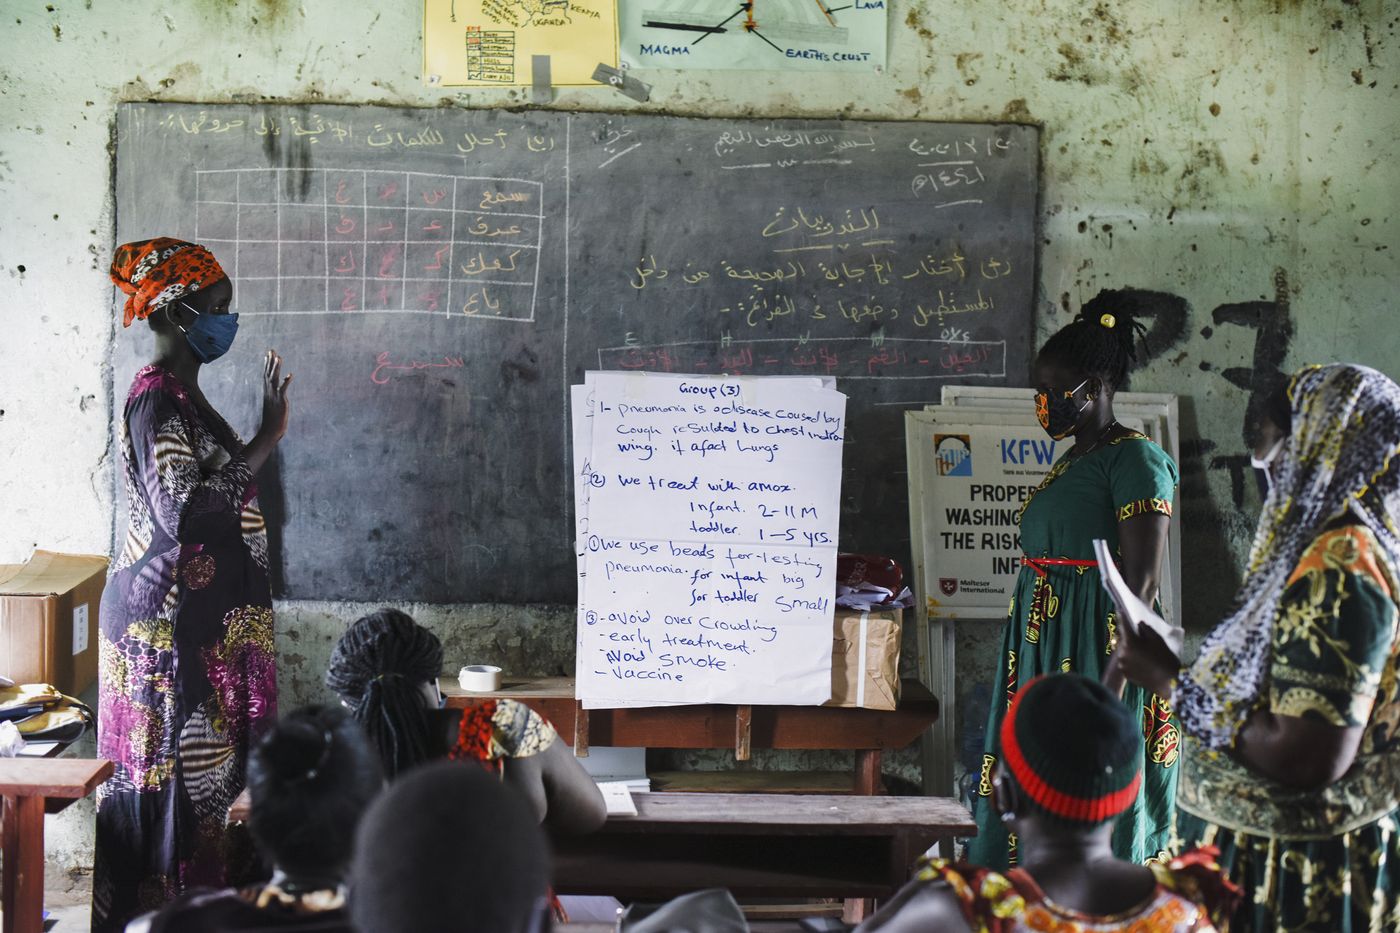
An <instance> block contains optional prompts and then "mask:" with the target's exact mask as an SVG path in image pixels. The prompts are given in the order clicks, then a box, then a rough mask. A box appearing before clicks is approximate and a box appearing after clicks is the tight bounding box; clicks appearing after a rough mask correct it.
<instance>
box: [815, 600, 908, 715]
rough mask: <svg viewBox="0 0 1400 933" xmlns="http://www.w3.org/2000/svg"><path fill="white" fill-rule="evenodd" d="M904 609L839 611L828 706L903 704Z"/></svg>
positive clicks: (876, 706) (875, 706) (832, 652)
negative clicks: (901, 691)
mask: <svg viewBox="0 0 1400 933" xmlns="http://www.w3.org/2000/svg"><path fill="white" fill-rule="evenodd" d="M902 617H903V610H901V609H885V610H882V611H880V612H854V611H852V610H849V609H837V610H836V632H835V640H834V641H833V643H832V646H831V699H830V700H828V701H827V702H826V703H825V704H824V705H826V706H860V707H864V708H865V709H894V708H895V707H896V706H898V705H899V646H900V640H901V638H902V637H903V634H904V632H903V629H904V625H903V622H902Z"/></svg>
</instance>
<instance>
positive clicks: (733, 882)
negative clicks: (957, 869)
mask: <svg viewBox="0 0 1400 933" xmlns="http://www.w3.org/2000/svg"><path fill="white" fill-rule="evenodd" d="M633 799H634V801H635V802H636V805H637V815H636V816H610V817H609V818H608V821H607V823H606V824H604V826H603V828H602V829H600V830H599V831H598V832H596V833H593V834H591V835H585V836H566V835H558V836H556V837H555V838H554V840H553V842H554V866H555V867H554V884H555V889H556V890H557V891H558V892H559V893H561V894H608V895H612V896H614V897H618V898H623V899H627V898H643V899H647V900H661V899H665V898H669V897H674V896H676V895H678V894H683V893H685V892H687V891H694V890H697V889H699V888H708V887H723V888H728V889H729V890H730V891H731V892H732V893H733V894H734V895H735V896H736V897H751V898H773V897H798V898H838V897H839V898H848V899H850V898H883V897H889V896H891V895H893V894H894V893H895V892H896V891H897V890H899V888H900V887H901V886H902V885H903V884H904V883H905V881H907V880H908V878H909V870H910V868H911V867H912V866H913V864H914V862H915V860H917V859H918V857H919V856H920V855H922V854H923V853H924V852H925V851H927V850H928V848H929V847H930V846H932V845H933V844H934V843H935V842H938V843H940V844H941V851H944V852H948V851H951V845H952V838H953V837H954V836H964V835H972V834H974V833H975V832H976V827H975V824H974V823H973V820H972V814H971V813H970V812H968V810H967V808H966V807H964V806H962V804H960V803H958V802H957V801H956V800H952V799H947V798H940V797H864V796H834V795H804V796H781V795H771V794H681V793H676V794H636V795H634V797H633Z"/></svg>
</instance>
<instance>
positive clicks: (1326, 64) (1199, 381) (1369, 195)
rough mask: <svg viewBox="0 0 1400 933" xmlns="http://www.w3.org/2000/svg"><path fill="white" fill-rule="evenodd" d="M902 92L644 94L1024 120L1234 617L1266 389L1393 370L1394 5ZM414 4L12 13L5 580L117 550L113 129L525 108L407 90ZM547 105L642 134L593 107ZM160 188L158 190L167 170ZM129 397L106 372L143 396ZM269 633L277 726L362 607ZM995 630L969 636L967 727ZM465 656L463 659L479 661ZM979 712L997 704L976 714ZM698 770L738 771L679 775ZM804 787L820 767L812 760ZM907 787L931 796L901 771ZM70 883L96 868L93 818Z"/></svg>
mask: <svg viewBox="0 0 1400 933" xmlns="http://www.w3.org/2000/svg"><path fill="white" fill-rule="evenodd" d="M891 7H892V9H891V52H890V67H889V69H888V71H887V72H886V73H885V74H881V75H870V76H868V77H864V78H851V77H848V76H820V75H817V76H813V75H804V76H802V77H801V78H800V79H787V78H784V77H783V76H782V75H780V74H754V73H728V74H726V73H718V72H712V73H696V74H685V73H680V72H651V73H646V74H644V75H643V77H644V78H645V79H647V80H649V81H651V82H653V83H654V94H653V97H652V101H651V103H650V104H649V105H647V109H650V110H655V111H665V112H674V113H685V114H700V115H727V116H748V115H765V116H813V117H836V116H850V117H862V118H864V117H873V118H892V119H930V120H993V119H995V120H1018V121H1027V122H1035V123H1039V124H1041V125H1042V126H1043V127H1044V135H1043V137H1042V138H1043V142H1044V152H1043V159H1042V161H1043V183H1042V198H1041V201H1042V207H1041V222H1042V229H1043V237H1044V239H1043V249H1042V254H1041V266H1042V269H1041V290H1040V296H1039V307H1038V312H1037V326H1038V328H1039V329H1040V331H1041V332H1042V334H1048V333H1049V332H1051V331H1053V330H1054V329H1056V328H1057V327H1058V326H1060V325H1061V324H1062V323H1063V322H1065V321H1066V320H1067V319H1068V315H1069V314H1070V313H1071V312H1072V311H1074V310H1075V309H1076V308H1077V307H1078V306H1079V304H1080V303H1081V302H1082V301H1084V300H1087V299H1088V298H1090V297H1092V296H1093V295H1094V294H1095V293H1097V291H1098V290H1099V289H1101V288H1105V287H1133V288H1138V289H1143V290H1148V291H1152V292H1156V293H1160V294H1159V295H1157V296H1156V297H1155V299H1154V300H1155V302H1156V307H1157V308H1158V312H1157V318H1156V323H1157V324H1158V325H1159V332H1160V334H1161V335H1162V336H1161V337H1160V338H1159V339H1158V340H1157V341H1156V342H1155V343H1154V345H1153V347H1152V355H1151V359H1150V361H1149V362H1148V363H1147V365H1146V366H1145V368H1144V369H1143V370H1142V371H1141V372H1140V374H1139V376H1138V378H1137V380H1136V382H1135V386H1134V387H1135V388H1137V389H1140V390H1144V391H1158V392H1176V393H1180V394H1182V395H1183V396H1184V401H1183V412H1184V420H1185V425H1184V429H1185V437H1186V439H1187V444H1186V446H1185V447H1184V449H1183V457H1182V460H1183V463H1182V467H1183V476H1184V481H1183V485H1182V508H1183V511H1184V517H1185V522H1186V534H1187V540H1186V542H1185V543H1186V547H1185V553H1186V561H1187V564H1186V575H1185V576H1186V580H1187V584H1188V586H1187V600H1188V603H1187V613H1188V618H1189V619H1190V620H1191V621H1192V622H1193V624H1194V625H1196V626H1197V627H1198V628H1199V627H1202V626H1204V625H1207V624H1208V623H1209V621H1210V620H1211V619H1213V618H1214V617H1216V616H1217V614H1218V613H1219V611H1220V609H1221V607H1222V606H1223V604H1224V602H1225V600H1226V599H1227V598H1228V596H1229V594H1230V592H1231V589H1232V587H1233V586H1234V584H1235V582H1236V573H1237V568H1238V565H1239V561H1240V558H1241V556H1242V552H1243V549H1244V547H1245V546H1246V544H1247V540H1246V539H1247V537H1248V533H1249V529H1250V527H1251V525H1252V515H1251V513H1250V510H1251V508H1252V507H1253V505H1254V503H1253V502H1252V501H1251V498H1250V497H1251V496H1252V484H1249V483H1245V482H1243V480H1245V479H1247V477H1246V476H1245V475H1244V473H1243V472H1240V465H1241V459H1240V458H1241V455H1242V454H1243V452H1244V445H1243V442H1242V439H1241V431H1242V427H1243V412H1244V409H1245V406H1246V404H1247V402H1248V401H1249V398H1250V395H1251V391H1252V389H1253V388H1254V387H1255V386H1257V385H1258V384H1259V382H1260V380H1262V379H1263V378H1264V377H1266V376H1267V375H1269V374H1270V373H1271V372H1273V371H1275V370H1277V369H1288V368H1291V367H1293V366H1296V365H1298V364H1301V363H1303V362H1307V361H1314V360H1327V359H1333V358H1342V359H1352V360H1357V361H1360V362H1363V363H1368V364H1370V365H1374V366H1378V367H1380V368H1381V369H1384V370H1387V371H1389V372H1391V373H1392V374H1397V373H1400V363H1397V358H1396V350H1397V348H1400V337H1397V333H1396V329H1395V327H1394V326H1393V320H1394V318H1393V311H1392V305H1393V299H1392V296H1393V294H1394V293H1395V290H1396V287H1397V285H1400V274H1397V267H1396V263H1397V257H1398V256H1400V236H1397V223H1396V221H1395V219H1394V218H1395V216H1396V214H1397V211H1396V207H1397V200H1400V195H1398V194H1397V193H1398V192H1400V177H1398V176H1400V173H1397V171H1396V169H1395V168H1394V163H1393V159H1394V153H1395V152H1396V149H1397V146H1396V144H1397V142H1400V106H1397V100H1400V98H1397V94H1396V91H1397V68H1396V64H1397V41H1396V33H1395V30H1396V25H1397V21H1396V20H1397V15H1400V14H1397V8H1396V7H1395V5H1394V4H1390V5H1389V8H1388V9H1387V4H1385V3H1384V2H1383V0H1307V2H1303V0H1233V2H1205V0H1176V2H1171V3H1162V2H1159V0H1119V2H1114V3H1109V2H1099V3H1089V2H1082V0H966V2H963V3H958V4H944V3H920V2H911V0H896V2H893V3H892V4H891ZM420 16H421V4H420V3H418V2H417V0H399V2H397V3H392V4H391V3H385V2H380V3H353V4H352V3H342V2H331V0H307V2H304V3H295V2H290V0H243V2H236V0H165V2H163V3H160V4H152V3H148V2H144V0H120V2H118V0H56V2H53V3H48V4H46V3H44V2H40V0H35V2H24V3H7V4H5V5H4V9H3V13H0V43H3V47H4V48H5V55H4V57H3V60H0V203H3V204H4V205H5V211H4V212H3V214H0V309H3V310H0V315H3V320H4V324H5V327H4V336H3V338H0V373H3V374H4V375H3V377H0V516H4V524H3V531H0V562H6V561H17V560H22V559H24V557H25V556H26V555H27V554H28V552H29V550H30V549H31V548H32V547H34V546H36V545H38V546H42V547H48V548H58V549H64V550H72V551H88V552H102V551H105V550H106V548H107V543H108V540H109V529H110V524H111V519H112V516H111V498H110V494H109V490H110V488H111V481H112V469H113V463H112V453H111V451H110V450H109V449H108V428H109V425H108V418H107V414H106V413H107V412H108V411H109V410H110V407H109V405H108V404H107V399H108V395H107V393H108V392H110V391H111V381H112V378H113V374H112V373H111V372H110V370H109V366H108V364H107V360H108V359H109V357H110V342H111V340H112V339H113V334H114V317H113V302H112V290H111V288H110V286H109V285H108V283H107V280H106V276H105V269H106V264H107V262H108V260H109V258H110V254H111V249H112V246H113V242H112V230H113V203H112V192H111V171H112V163H111V152H110V143H111V121H112V116H113V112H114V107H115V105H116V104H117V102H119V101H123V100H146V99H154V100H172V101H175V100H178V101H206V102H220V101H258V100H278V101H336V102H366V101H373V102H381V103H389V104H401V105H413V106H454V107H489V106H501V105H516V104H520V103H522V101H523V99H524V98H523V95H522V94H521V93H519V92H515V91H491V92H478V91H472V92H469V93H456V92H453V91H444V90H436V89H428V88H424V87H423V86H422V85H421V83H420V81H419V55H420V51H419V36H418V32H419V20H420ZM556 105H557V106H559V107H563V108H579V109H633V108H634V107H635V105H633V104H631V103H630V102H629V101H627V100H625V99H624V98H622V97H620V96H618V95H617V94H615V93H613V92H611V91H609V90H603V89H575V90H566V91H561V92H560V93H559V94H558V96H557V103H556ZM151 170H152V171H160V170H161V167H160V166H152V167H151ZM129 375H130V374H128V373H118V374H116V377H117V381H118V382H119V383H121V384H123V385H124V384H125V380H126V379H127V378H129ZM280 608H281V618H280V627H281V634H280V644H281V646H282V648H283V650H284V653H283V657H282V665H281V677H282V684H283V688H284V691H285V693H284V697H285V700H284V702H287V703H289V704H290V703H296V702H302V701H304V700H309V699H313V698H317V697H319V696H320V693H319V688H318V686H317V685H318V683H319V672H320V669H321V666H322V664H323V663H324V659H325V656H326V653H327V651H328V649H329V644H330V642H331V640H332V639H333V637H334V635H335V633H336V632H337V631H338V630H339V628H340V627H341V626H342V624H343V623H344V621H345V620H347V619H350V618H353V617H354V616H355V615H357V614H358V613H359V612H360V610H361V608H362V607H359V606H347V605H324V604H296V605H286V606H282V607H280ZM423 617H424V618H425V619H427V621H429V622H430V623H431V624H433V625H434V627H436V628H438V629H439V630H440V631H442V632H444V633H451V639H452V641H450V642H449V644H450V645H451V646H452V649H453V655H452V656H454V657H455V656H458V655H457V651H458V649H459V648H460V653H461V656H466V655H468V654H470V656H472V657H486V656H496V657H500V658H503V659H505V661H506V663H507V664H508V666H510V667H511V668H512V670H519V671H520V672H522V673H524V672H539V673H545V672H551V671H559V670H567V669H569V667H570V666H571V663H572V661H571V657H570V644H571V634H570V631H569V629H570V626H571V624H572V623H571V618H570V616H569V615H568V614H567V612H563V611H560V610H558V609H557V608H555V609H550V608H543V609H529V610H521V609H511V608H508V607H499V606H484V607H483V606H449V607H434V608H432V609H431V610H424V611H423ZM996 637H997V635H996V633H995V632H992V631H970V632H966V633H965V635H964V639H963V652H964V656H965V657H966V658H969V659H971V663H970V664H969V667H968V669H969V670H987V671H988V674H987V675H986V676H971V675H970V676H968V677H967V678H966V679H965V680H964V682H963V683H962V684H961V685H960V692H961V693H963V700H964V702H963V704H962V708H963V710H964V711H965V712H966V714H967V716H968V717H970V719H969V721H970V722H971V723H973V724H975V723H976V721H977V719H978V717H979V715H980V714H979V713H978V712H977V710H978V703H977V700H978V691H977V688H978V687H981V688H982V689H983V691H985V685H986V681H987V679H988V678H989V677H990V666H991V665H992V664H993V663H994V659H993V649H994V645H995V642H996ZM468 649H470V650H468ZM982 702H983V707H982V708H985V706H984V704H985V699H984V698H983V700H982ZM687 763H690V764H711V765H713V764H716V763H720V762H718V761H717V760H716V759H714V758H713V757H709V758H703V757H701V756H690V757H688V758H687ZM802 763H804V764H815V763H816V762H815V761H814V759H812V758H811V756H808V757H807V758H804V759H803V762H802ZM898 770H900V771H901V772H902V773H906V774H912V773H913V772H912V763H911V761H910V760H909V759H908V758H907V757H906V758H904V759H901V760H900V762H899V763H898ZM70 812H72V814H73V815H72V816H69V817H65V821H64V822H62V823H61V824H60V825H58V826H56V827H54V829H53V830H52V831H51V834H50V838H51V840H53V847H52V850H51V855H53V856H55V857H56V858H60V859H61V860H64V861H68V862H71V863H74V864H83V863H84V862H85V861H86V860H88V859H89V858H90V849H89V848H88V847H89V845H90V843H89V842H88V841H87V840H88V837H87V836H86V835H85V834H86V832H87V831H88V830H87V827H88V825H89V823H88V821H89V820H90V812H85V811H82V810H78V809H76V808H75V810H73V811H70Z"/></svg>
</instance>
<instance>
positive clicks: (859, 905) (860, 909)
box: [841, 897, 875, 926]
mask: <svg viewBox="0 0 1400 933" xmlns="http://www.w3.org/2000/svg"><path fill="white" fill-rule="evenodd" d="M873 913H875V899H874V898H871V897H848V898H846V902H845V904H844V905H843V906H842V908H841V922H842V923H849V924H851V925H852V926H855V925H857V924H860V923H862V922H864V921H865V920H868V919H869V918H870V915H871V914H873Z"/></svg>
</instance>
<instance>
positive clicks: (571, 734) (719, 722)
mask: <svg viewBox="0 0 1400 933" xmlns="http://www.w3.org/2000/svg"><path fill="white" fill-rule="evenodd" d="M438 689H439V690H441V691H442V692H443V694H444V695H445V696H446V697H447V705H448V706H449V707H454V708H463V709H464V708H466V707H469V706H472V705H474V704H476V703H479V702H482V701H483V700H488V699H511V700H519V701H520V702H522V703H524V704H526V705H527V706H529V707H530V708H532V709H534V710H535V711H536V712H538V713H540V714H541V715H542V716H544V717H545V718H546V719H548V720H549V721H550V722H551V723H553V724H554V728H556V729H558V730H559V734H560V735H562V736H563V737H564V739H565V740H566V741H568V740H570V739H572V741H573V746H574V753H575V754H576V755H579V756H580V757H583V756H586V755H587V754H588V747H589V746H590V745H610V746H624V747H638V746H640V747H647V748H732V749H734V755H735V758H736V759H738V760H739V761H746V760H748V759H749V757H750V754H751V750H752V749H754V748H792V749H798V748H800V749H820V748H830V749H851V750H854V751H855V753H856V775H855V783H854V789H855V793H857V794H864V795H870V794H877V793H879V792H880V754H881V751H882V750H883V749H886V748H904V747H905V746H906V745H909V744H910V743H912V742H913V741H914V740H915V739H917V738H918V737H919V736H920V735H921V734H922V733H923V731H924V730H925V729H927V728H928V727H929V726H931V725H932V724H933V723H934V722H935V721H937V719H938V700H937V699H935V698H934V696H933V694H931V693H929V692H928V688H927V687H925V686H924V685H923V684H921V683H919V682H918V681H915V680H906V681H904V683H903V686H902V688H901V689H902V694H901V699H900V703H899V708H898V709H894V710H873V709H854V708H850V707H837V706H731V705H723V704H707V705H698V706H653V707H638V708H633V709H595V710H585V709H583V707H582V704H580V703H579V702H578V700H577V699H576V698H575V696H574V681H573V678H571V677H544V678H539V679H535V680H524V679H514V680H508V681H506V682H505V683H503V684H502V686H501V689H500V690H497V691H494V692H492V693H489V694H486V693H468V692H467V691H465V690H463V689H462V688H461V687H460V686H459V685H458V684H457V679H456V678H455V677H449V676H446V675H444V676H443V677H441V678H440V679H439V680H438Z"/></svg>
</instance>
